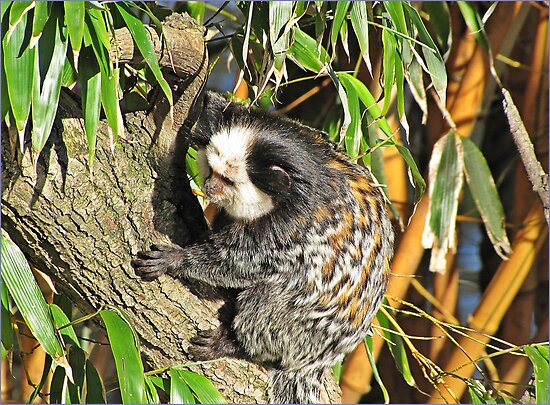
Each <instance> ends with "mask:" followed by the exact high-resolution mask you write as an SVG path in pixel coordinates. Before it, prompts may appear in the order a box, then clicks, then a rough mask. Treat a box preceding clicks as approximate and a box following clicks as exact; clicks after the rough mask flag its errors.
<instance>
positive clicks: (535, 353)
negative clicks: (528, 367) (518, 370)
mask: <svg viewBox="0 0 550 405" xmlns="http://www.w3.org/2000/svg"><path fill="white" fill-rule="evenodd" d="M523 349H524V350H525V353H526V354H527V356H528V357H529V360H531V362H532V363H533V369H534V373H535V396H536V401H537V404H547V403H548V401H549V397H548V343H545V344H540V345H532V346H525V347H524V348H523Z"/></svg>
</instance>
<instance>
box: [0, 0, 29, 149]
mask: <svg viewBox="0 0 550 405" xmlns="http://www.w3.org/2000/svg"><path fill="white" fill-rule="evenodd" d="M16 4H18V3H13V4H12V10H13V7H14V6H15V5H16ZM10 15H11V12H10ZM26 25H27V14H23V16H22V20H21V23H20V24H17V26H16V27H15V28H14V29H13V31H12V33H11V34H12V35H11V37H10V36H9V35H6V36H5V37H4V38H3V40H2V50H3V58H2V62H3V67H4V72H5V74H6V87H7V92H8V97H9V104H10V105H11V111H12V114H13V118H14V120H15V126H16V128H17V131H18V133H19V146H20V149H21V152H23V148H24V135H25V127H26V125H27V120H28V118H29V113H30V109H31V100H32V90H33V86H34V83H33V72H34V58H35V55H36V48H33V49H30V48H29V47H28V43H27V41H28V38H26V35H25V28H26ZM8 40H9V41H8Z"/></svg>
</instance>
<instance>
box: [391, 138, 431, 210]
mask: <svg viewBox="0 0 550 405" xmlns="http://www.w3.org/2000/svg"><path fill="white" fill-rule="evenodd" d="M395 147H396V148H397V150H398V151H399V153H400V154H401V156H402V157H403V159H404V160H405V163H407V166H408V167H409V170H408V174H409V178H410V182H411V184H412V185H414V186H415V191H414V196H415V198H414V201H415V203H416V202H418V200H420V197H422V195H423V194H424V191H425V190H426V182H425V181H424V178H423V177H422V174H420V170H418V166H417V165H416V162H415V160H414V158H413V156H412V154H411V151H410V150H409V149H407V148H406V147H405V146H403V145H400V144H398V143H396V144H395Z"/></svg>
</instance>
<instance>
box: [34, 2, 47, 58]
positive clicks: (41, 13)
mask: <svg viewBox="0 0 550 405" xmlns="http://www.w3.org/2000/svg"><path fill="white" fill-rule="evenodd" d="M50 7H51V3H49V2H47V1H37V2H36V4H35V6H34V17H33V20H32V36H31V40H30V44H29V47H31V48H33V47H34V46H35V45H36V43H37V42H38V40H39V39H40V37H41V36H42V30H43V29H44V26H45V25H46V22H47V21H48V18H49V16H50Z"/></svg>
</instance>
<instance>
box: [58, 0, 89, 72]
mask: <svg viewBox="0 0 550 405" xmlns="http://www.w3.org/2000/svg"><path fill="white" fill-rule="evenodd" d="M63 7H65V16H69V17H68V18H65V22H66V24H67V32H68V34H69V41H70V42H71V48H72V49H73V54H74V55H75V62H76V63H78V55H79V51H80V47H81V46H82V39H83V38H84V27H85V21H84V13H85V7H84V2H83V1H65V2H63Z"/></svg>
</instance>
